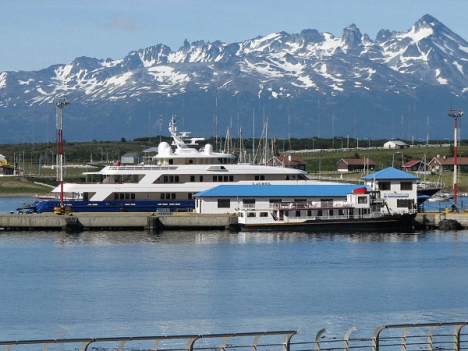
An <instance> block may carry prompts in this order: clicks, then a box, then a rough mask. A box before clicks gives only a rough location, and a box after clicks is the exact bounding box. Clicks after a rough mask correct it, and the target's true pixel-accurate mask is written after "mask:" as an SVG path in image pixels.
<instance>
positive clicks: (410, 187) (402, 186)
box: [400, 182, 413, 190]
mask: <svg viewBox="0 0 468 351" xmlns="http://www.w3.org/2000/svg"><path fill="white" fill-rule="evenodd" d="M400 190H413V183H412V182H401V183H400Z"/></svg>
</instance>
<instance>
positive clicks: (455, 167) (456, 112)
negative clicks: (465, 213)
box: [448, 108, 463, 210]
mask: <svg viewBox="0 0 468 351" xmlns="http://www.w3.org/2000/svg"><path fill="white" fill-rule="evenodd" d="M448 116H449V117H452V118H453V122H454V127H453V130H454V132H453V204H454V206H455V208H454V209H455V210H456V206H457V178H458V164H457V147H458V118H460V117H461V116H463V110H456V109H452V108H451V109H450V113H449V114H448Z"/></svg>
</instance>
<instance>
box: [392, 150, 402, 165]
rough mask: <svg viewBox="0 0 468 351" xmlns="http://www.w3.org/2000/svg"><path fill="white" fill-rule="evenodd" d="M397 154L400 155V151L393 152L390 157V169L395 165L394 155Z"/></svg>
mask: <svg viewBox="0 0 468 351" xmlns="http://www.w3.org/2000/svg"><path fill="white" fill-rule="evenodd" d="M399 153H400V151H397V152H394V153H393V157H392V167H394V165H395V155H396V154H399Z"/></svg>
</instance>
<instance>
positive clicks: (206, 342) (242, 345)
mask: <svg viewBox="0 0 468 351" xmlns="http://www.w3.org/2000/svg"><path fill="white" fill-rule="evenodd" d="M467 324H468V322H454V323H427V324H395V325H384V326H379V327H377V328H376V329H375V330H374V332H373V334H372V337H369V338H358V337H356V338H353V337H352V335H353V332H354V331H356V330H357V329H356V328H355V327H353V328H351V329H349V330H348V331H347V332H346V333H345V335H344V337H343V339H338V338H336V337H326V335H325V329H321V330H319V332H318V333H317V334H316V335H315V340H314V341H309V340H305V341H303V340H302V341H301V340H298V341H295V340H293V337H294V336H295V335H296V334H297V332H296V331H294V330H286V331H270V332H250V333H230V334H207V335H172V336H167V335H158V336H136V337H109V338H83V339H44V340H14V341H0V347H1V346H5V348H4V350H6V351H10V350H16V349H17V350H22V351H23V350H38V349H40V348H42V350H43V351H52V350H54V349H57V350H77V349H79V350H80V351H87V350H88V349H90V347H91V348H92V349H93V350H118V351H123V350H152V351H244V350H246V351H335V350H342V351H354V350H367V351H416V350H417V351H421V350H425V351H433V350H453V351H463V350H468V332H466V331H465V329H466V328H464V327H465V326H466V325H467ZM297 338H299V337H297ZM302 338H304V336H302ZM294 339H295V338H294Z"/></svg>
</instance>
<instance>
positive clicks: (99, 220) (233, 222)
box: [0, 212, 468, 232]
mask: <svg viewBox="0 0 468 351" xmlns="http://www.w3.org/2000/svg"><path fill="white" fill-rule="evenodd" d="M445 220H450V221H456V222H457V223H459V224H460V227H462V228H468V212H463V213H452V212H449V213H445V212H425V213H418V215H417V216H416V219H415V222H414V226H415V228H416V229H431V228H439V226H440V225H441V223H443V221H445ZM177 229H198V230H200V229H207V230H214V229H222V230H224V229H234V230H235V229H238V225H237V216H236V215H232V214H220V215H203V214H196V213H173V214H156V213H154V214H149V213H131V212H127V213H106V214H99V213H95V214H79V213H73V214H71V215H56V214H8V213H0V230H67V231H82V230H149V231H152V232H159V231H162V230H177Z"/></svg>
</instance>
